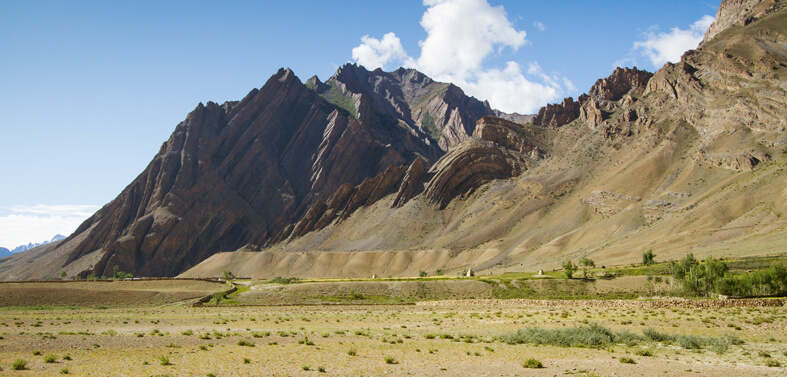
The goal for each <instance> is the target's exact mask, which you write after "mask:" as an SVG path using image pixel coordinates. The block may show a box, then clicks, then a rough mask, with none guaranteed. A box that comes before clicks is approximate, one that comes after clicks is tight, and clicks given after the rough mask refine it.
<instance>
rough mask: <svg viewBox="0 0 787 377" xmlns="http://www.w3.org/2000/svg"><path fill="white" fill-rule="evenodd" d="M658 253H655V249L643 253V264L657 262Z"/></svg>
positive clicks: (647, 264) (648, 264)
mask: <svg viewBox="0 0 787 377" xmlns="http://www.w3.org/2000/svg"><path fill="white" fill-rule="evenodd" d="M655 258H656V255H655V254H653V250H648V251H646V252H645V253H644V254H642V264H643V265H645V266H650V265H651V264H656V260H655Z"/></svg>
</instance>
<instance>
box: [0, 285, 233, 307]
mask: <svg viewBox="0 0 787 377" xmlns="http://www.w3.org/2000/svg"><path fill="white" fill-rule="evenodd" d="M224 290H227V286H226V285H225V284H223V283H217V282H209V281H203V280H185V279H179V280H166V279H165V280H118V281H111V280H109V281H54V282H5V283H0V307H14V306H77V307H82V306H85V307H91V306H107V307H127V306H135V307H138V306H157V305H166V304H173V303H177V302H181V301H190V300H197V299H200V298H202V297H205V296H208V295H211V294H213V293H214V292H219V291H224Z"/></svg>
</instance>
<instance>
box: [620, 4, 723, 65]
mask: <svg viewBox="0 0 787 377" xmlns="http://www.w3.org/2000/svg"><path fill="white" fill-rule="evenodd" d="M714 20H715V19H714V18H713V17H712V16H709V15H705V16H702V18H701V19H699V20H698V21H697V22H695V23H693V24H692V25H691V27H690V28H689V29H688V30H683V29H681V28H678V27H674V28H672V29H671V30H670V32H669V33H656V32H653V31H650V32H647V33H645V37H646V40H645V41H641V42H634V50H635V51H639V53H641V54H642V55H644V56H645V57H647V58H648V59H649V60H650V62H651V64H653V66H654V67H657V68H658V67H661V66H662V65H664V64H665V63H667V62H672V63H677V62H679V61H680V57H681V56H682V55H683V53H684V52H686V51H687V50H691V49H694V48H697V45H699V43H700V42H701V41H702V37H703V36H704V35H705V31H706V30H708V27H710V25H711V24H712V23H713V21H714ZM623 61H625V60H622V61H621V62H623Z"/></svg>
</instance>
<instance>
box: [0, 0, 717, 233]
mask: <svg viewBox="0 0 787 377" xmlns="http://www.w3.org/2000/svg"><path fill="white" fill-rule="evenodd" d="M718 5H719V1H702V0H682V1H673V0H662V1H648V2H632V1H601V2H595V1H565V2H545V1H523V0H518V1H498V0H489V1H488V2H487V1H486V0H452V1H448V2H446V1H444V0H425V1H423V2H421V1H395V2H382V1H337V2H327V1H300V0H291V1H286V2H278V1H277V2H274V1H233V2H208V1H133V2H120V1H68V2H64V1H0V51H2V58H1V59H0V141H2V152H0V176H1V177H2V178H3V181H4V184H3V185H2V186H1V188H0V246H5V247H14V246H17V245H18V244H21V243H26V242H30V241H33V242H40V241H43V240H45V239H49V238H51V237H52V235H54V234H55V233H63V234H67V233H69V232H71V231H73V229H74V228H75V227H76V226H77V225H78V223H79V222H80V221H82V220H83V219H84V218H85V217H86V216H88V215H89V214H90V213H91V212H93V211H95V210H96V209H98V208H99V207H100V206H101V205H103V204H105V203H107V202H109V201H110V200H112V199H113V198H114V197H115V196H117V194H119V193H120V191H122V190H123V188H124V187H125V186H126V185H127V184H128V183H130V182H131V181H132V180H133V179H134V178H135V177H136V176H137V175H138V174H139V173H140V172H141V171H142V170H143V169H144V168H145V166H146V165H147V164H148V162H150V160H151V159H152V157H153V156H154V155H155V154H156V152H157V151H158V149H159V147H160V146H161V143H162V142H164V141H165V140H166V139H167V138H168V137H169V134H170V133H171V132H172V131H173V130H174V128H175V126H176V125H177V123H178V122H180V121H181V120H183V119H184V118H185V116H186V114H187V113H188V112H189V111H191V110H192V109H193V108H194V107H195V106H196V105H197V104H198V103H199V102H207V101H214V102H219V103H221V102H224V101H227V100H238V99H241V98H242V97H243V96H244V95H245V94H246V93H248V92H249V91H250V90H251V89H252V88H258V87H260V86H261V85H262V84H264V83H265V81H266V80H267V79H268V77H270V75H272V74H273V73H275V72H276V70H277V69H278V68H279V67H290V68H292V69H293V70H294V71H295V73H296V74H297V75H298V76H299V77H300V78H301V79H302V80H304V81H305V80H306V79H308V78H309V77H310V76H312V75H315V74H316V75H318V76H319V77H320V78H321V79H323V80H325V79H327V78H328V77H330V76H331V75H332V74H333V72H334V71H335V70H336V68H337V67H338V66H340V65H342V64H344V63H348V62H360V63H362V64H364V65H371V64H374V63H380V64H382V65H383V68H385V69H386V70H392V69H395V68H396V67H397V66H398V65H400V64H402V65H407V66H411V67H415V68H418V69H421V70H423V71H425V72H426V73H427V74H430V75H431V76H433V77H435V78H438V79H450V80H451V81H453V82H457V83H459V84H460V86H461V87H463V89H465V91H467V92H468V93H470V94H473V95H476V96H478V97H481V98H482V99H489V100H490V102H491V104H492V106H493V107H497V108H501V109H503V110H507V111H519V112H532V111H535V109H537V108H538V106H542V105H544V104H546V103H548V102H557V101H559V100H560V99H561V98H563V97H565V96H574V97H576V96H578V95H579V94H581V93H583V92H586V91H587V90H588V89H589V88H590V86H591V85H592V84H593V83H594V82H595V80H596V79H598V78H602V77H605V76H607V75H608V74H609V73H610V72H611V71H612V70H613V69H614V67H615V66H616V65H618V64H619V65H623V66H634V65H636V66H638V67H640V68H643V69H647V70H650V71H655V70H657V69H658V68H659V67H660V66H661V65H663V63H664V61H665V59H667V58H668V57H669V56H672V59H675V58H674V56H675V55H676V53H675V52H674V51H671V50H675V49H676V48H677V49H679V50H682V49H683V47H681V46H683V44H685V43H686V41H687V40H691V38H696V36H697V35H701V33H702V32H704V29H703V28H707V24H708V22H709V20H710V19H709V17H712V16H715V14H716V10H717V8H718ZM427 14H428V15H429V17H427V16H426V15H427ZM468 15H469V16H468ZM484 22H486V24H484ZM485 25H486V27H485ZM473 27H476V28H475V29H474V28H473ZM468 30H469V31H468ZM474 30H475V31H474ZM485 30H492V32H491V33H487V34H485V32H484V31H485ZM476 31H477V32H476ZM389 33H390V36H389V37H388V38H387V39H386V38H385V36H386V34H389ZM462 33H467V35H464V36H462V37H461V38H459V37H458V35H459V34H462ZM362 38H363V39H362ZM359 48H360V49H359ZM354 49H357V50H355V51H357V53H355V54H354ZM452 54H453V55H452ZM677 55H678V56H679V55H680V53H679V52H678V53H677ZM435 56H438V57H441V56H447V57H450V59H442V60H441V59H435V58H434V57H435ZM465 58H466V59H465ZM506 83H507V84H508V85H507V86H506V85H505V84H506ZM498 84H499V85H500V86H497V85H498ZM485 97H486V98H485Z"/></svg>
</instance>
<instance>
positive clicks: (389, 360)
mask: <svg viewBox="0 0 787 377" xmlns="http://www.w3.org/2000/svg"><path fill="white" fill-rule="evenodd" d="M383 360H385V363H386V364H398V363H399V362H398V361H396V359H395V358H394V357H393V356H389V355H385V356H383Z"/></svg>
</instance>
